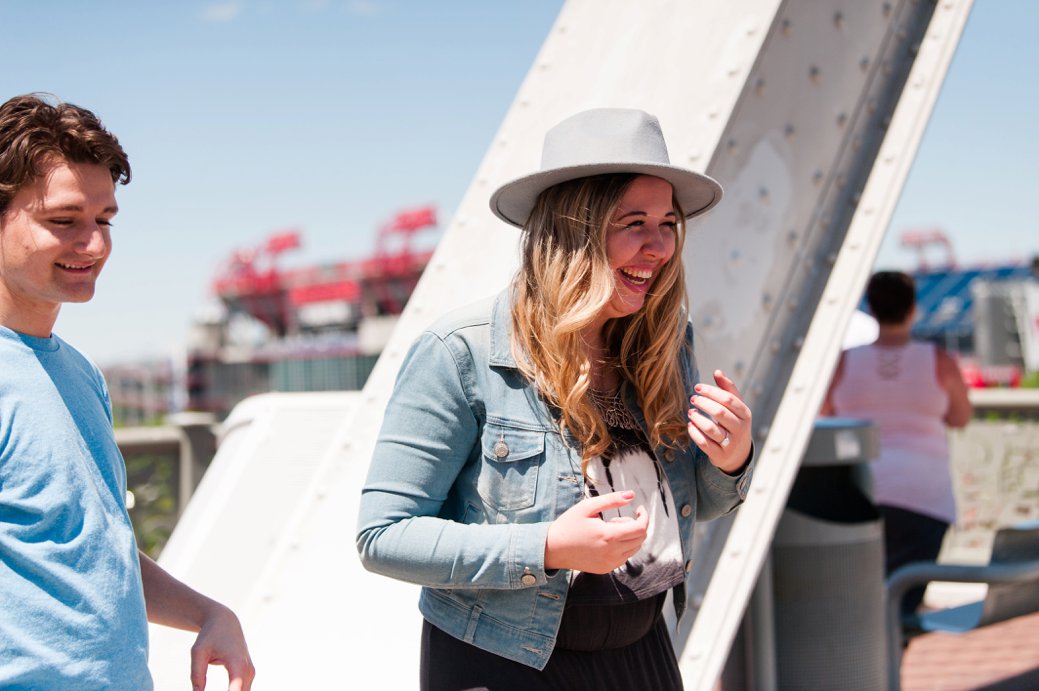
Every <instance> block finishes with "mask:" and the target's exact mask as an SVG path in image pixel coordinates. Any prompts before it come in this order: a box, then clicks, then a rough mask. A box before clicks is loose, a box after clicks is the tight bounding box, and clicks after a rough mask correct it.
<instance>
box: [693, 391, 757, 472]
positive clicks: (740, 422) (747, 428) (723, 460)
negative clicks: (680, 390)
mask: <svg viewBox="0 0 1039 691" xmlns="http://www.w3.org/2000/svg"><path fill="white" fill-rule="evenodd" d="M714 381H715V382H716V383H717V384H718V386H711V385H710V384H702V383H701V384H697V385H696V386H695V387H694V389H695V391H696V393H695V394H693V396H692V398H690V399H689V402H690V403H691V404H692V405H693V407H692V408H690V409H689V438H690V439H692V440H693V443H695V444H696V445H697V446H699V447H700V449H701V450H702V451H703V452H704V453H705V454H707V457H708V458H709V459H711V463H713V464H714V465H715V466H717V467H718V468H719V469H720V470H722V471H723V472H726V473H730V474H732V473H735V472H737V471H738V470H739V469H740V468H742V467H743V464H744V463H746V462H747V459H748V458H750V447H751V414H750V408H748V407H747V404H746V403H744V402H743V398H742V397H741V396H740V392H739V390H738V389H737V388H736V385H735V384H733V383H732V380H731V379H729V378H728V377H726V376H725V374H724V373H723V372H722V371H721V370H715V371H714ZM704 413H706V415H705V414H704ZM708 416H709V417H708ZM712 418H713V419H712Z"/></svg>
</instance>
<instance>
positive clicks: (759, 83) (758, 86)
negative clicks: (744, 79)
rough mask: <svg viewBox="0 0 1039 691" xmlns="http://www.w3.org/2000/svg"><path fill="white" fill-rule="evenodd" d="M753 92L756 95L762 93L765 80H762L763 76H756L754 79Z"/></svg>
mask: <svg viewBox="0 0 1039 691" xmlns="http://www.w3.org/2000/svg"><path fill="white" fill-rule="evenodd" d="M754 93H755V94H756V95H757V96H761V95H762V94H763V93H765V80H764V78H762V77H758V78H757V79H756V80H755V81H754Z"/></svg>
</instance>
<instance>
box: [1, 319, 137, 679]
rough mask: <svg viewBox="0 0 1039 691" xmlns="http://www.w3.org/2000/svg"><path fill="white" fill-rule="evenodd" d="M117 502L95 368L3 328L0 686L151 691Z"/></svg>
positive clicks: (132, 563)
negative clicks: (149, 690) (148, 690)
mask: <svg viewBox="0 0 1039 691" xmlns="http://www.w3.org/2000/svg"><path fill="white" fill-rule="evenodd" d="M125 499H126V468H125V465H124V463H123V457H122V455H121V454H120V453H119V448H118V447H117V446H116V443H115V437H114V435H113V433H112V413H111V404H110V402H109V398H108V390H107V387H106V386H105V382H104V379H103V378H102V376H101V373H100V372H99V371H98V369H97V368H96V367H95V366H94V365H93V364H92V363H91V362H90V361H88V360H87V359H86V358H85V357H83V355H81V354H80V353H79V352H77V351H76V350H75V349H74V348H72V347H71V346H69V345H68V344H67V343H65V342H64V341H62V340H61V339H60V338H58V337H56V336H53V335H52V336H51V337H50V338H36V337H33V336H26V335H24V334H20V333H16V332H14V331H11V330H10V329H7V328H4V327H0V688H4V689H9V688H13V689H59V688H60V689H77V690H78V689H127V690H129V689H133V690H134V691H138V690H140V689H151V688H152V680H151V676H150V674H149V673H148V665H147V663H148V626H147V617H146V614H145V608H144V592H143V590H142V586H141V568H140V563H139V561H138V557H137V546H136V543H135V541H134V535H133V528H132V526H131V524H130V517H129V515H128V514H127V512H126V501H125Z"/></svg>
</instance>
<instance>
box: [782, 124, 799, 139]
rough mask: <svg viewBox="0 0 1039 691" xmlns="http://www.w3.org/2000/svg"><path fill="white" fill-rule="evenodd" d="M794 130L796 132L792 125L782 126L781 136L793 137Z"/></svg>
mask: <svg viewBox="0 0 1039 691" xmlns="http://www.w3.org/2000/svg"><path fill="white" fill-rule="evenodd" d="M795 132H797V130H795V129H794V126H793V125H787V126H786V127H784V128H783V136H784V137H786V138H787V139H793V138H794V133H795Z"/></svg>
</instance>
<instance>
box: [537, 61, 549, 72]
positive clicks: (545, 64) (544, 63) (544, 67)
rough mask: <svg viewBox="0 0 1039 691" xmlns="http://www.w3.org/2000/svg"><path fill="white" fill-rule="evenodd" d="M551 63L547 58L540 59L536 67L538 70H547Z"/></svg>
mask: <svg viewBox="0 0 1039 691" xmlns="http://www.w3.org/2000/svg"><path fill="white" fill-rule="evenodd" d="M551 65H552V63H550V62H549V61H548V60H542V61H541V62H539V63H538V69H539V70H547V69H548V68H549V67H550V66H551Z"/></svg>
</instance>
